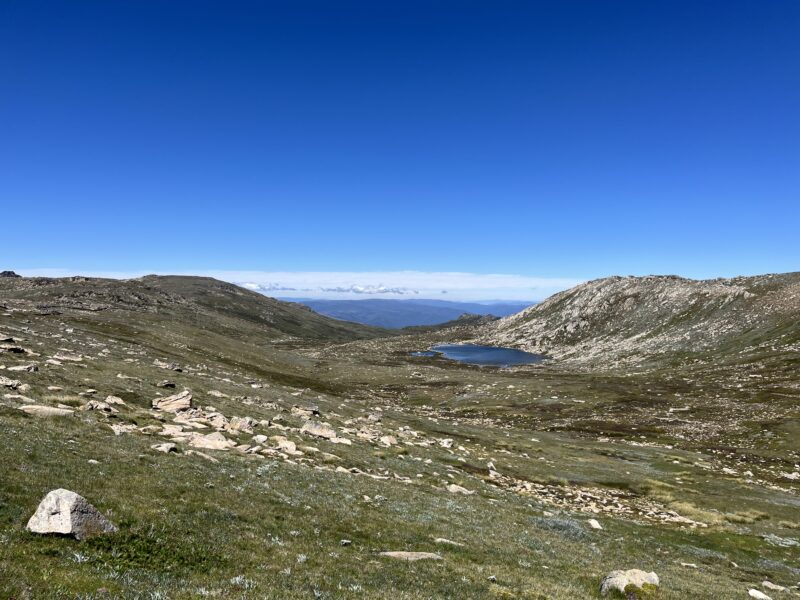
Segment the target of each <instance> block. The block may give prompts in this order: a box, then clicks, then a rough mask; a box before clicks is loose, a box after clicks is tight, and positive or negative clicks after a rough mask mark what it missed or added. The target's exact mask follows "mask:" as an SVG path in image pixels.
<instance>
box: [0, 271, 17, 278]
mask: <svg viewBox="0 0 800 600" xmlns="http://www.w3.org/2000/svg"><path fill="white" fill-rule="evenodd" d="M0 277H3V278H5V277H15V278H16V277H22V275H17V274H16V273H14V271H0Z"/></svg>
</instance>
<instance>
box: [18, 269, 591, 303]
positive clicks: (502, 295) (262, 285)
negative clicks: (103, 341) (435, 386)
mask: <svg viewBox="0 0 800 600" xmlns="http://www.w3.org/2000/svg"><path fill="white" fill-rule="evenodd" d="M19 272H20V274H22V275H27V276H36V275H38V276H44V277H64V276H67V275H77V274H80V275H87V276H95V277H113V278H119V279H128V278H134V277H141V276H142V275H146V274H148V273H153V271H137V272H116V271H115V272H109V271H88V270H80V269H74V270H70V269H28V270H21V271H19ZM160 274H162V275H166V274H171V275H202V276H207V277H215V278H217V279H221V280H223V281H229V282H231V283H236V284H238V285H241V286H243V287H246V288H248V289H251V290H254V291H257V292H260V293H264V294H267V295H270V296H279V297H292V296H293V297H305V298H359V297H364V296H369V297H378V298H408V297H418V298H436V297H441V295H442V294H446V295H447V297H448V299H451V300H476V301H481V300H522V301H536V300H543V299H544V298H546V297H547V296H550V295H551V294H554V293H556V292H559V291H561V290H564V289H567V288H570V287H572V286H574V285H577V284H579V283H581V280H578V279H572V278H545V277H531V276H527V275H514V274H499V273H493V274H483V273H464V272H431V271H364V272H358V271H235V270H206V271H180V272H169V273H167V272H164V271H161V272H160Z"/></svg>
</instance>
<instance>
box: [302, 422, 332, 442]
mask: <svg viewBox="0 0 800 600" xmlns="http://www.w3.org/2000/svg"><path fill="white" fill-rule="evenodd" d="M300 433H307V434H309V435H313V436H316V437H320V438H324V439H326V440H332V439H333V438H335V437H336V430H335V429H334V428H333V427H331V426H330V425H329V424H328V423H320V422H318V421H306V422H305V423H303V426H302V427H301V428H300Z"/></svg>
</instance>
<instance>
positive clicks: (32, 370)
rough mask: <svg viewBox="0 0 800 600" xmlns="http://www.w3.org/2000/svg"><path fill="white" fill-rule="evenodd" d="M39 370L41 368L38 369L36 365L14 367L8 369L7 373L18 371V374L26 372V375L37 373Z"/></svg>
mask: <svg viewBox="0 0 800 600" xmlns="http://www.w3.org/2000/svg"><path fill="white" fill-rule="evenodd" d="M38 370H39V367H37V366H36V365H35V364H30V365H15V366H13V367H8V368H7V369H6V371H16V372H20V373H22V372H24V373H35V372H36V371H38Z"/></svg>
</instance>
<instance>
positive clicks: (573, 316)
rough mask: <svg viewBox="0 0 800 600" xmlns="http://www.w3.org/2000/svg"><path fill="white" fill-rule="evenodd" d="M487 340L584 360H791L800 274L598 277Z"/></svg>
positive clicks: (797, 330) (797, 334)
mask: <svg viewBox="0 0 800 600" xmlns="http://www.w3.org/2000/svg"><path fill="white" fill-rule="evenodd" d="M483 339H484V340H485V341H486V342H488V343H491V344H494V345H504V346H513V347H516V348H521V349H524V350H528V351H531V352H537V353H542V354H547V355H550V356H552V357H555V358H557V359H559V360H562V361H563V360H568V361H571V362H584V363H605V364H614V363H619V362H625V363H632V362H642V361H652V360H662V361H663V360H672V359H679V358H681V357H688V356H690V355H691V357H692V358H694V359H703V357H710V358H711V359H713V360H714V361H717V362H719V361H722V360H724V359H726V358H727V359H736V360H744V359H746V358H747V357H750V358H753V359H755V358H758V357H759V356H772V357H781V356H782V357H784V358H787V359H788V358H791V356H792V355H793V354H794V355H796V352H797V350H798V348H799V347H800V346H798V344H800V273H787V274H782V275H761V276H756V277H737V278H734V279H713V280H707V281H697V280H690V279H684V278H681V277H675V276H650V277H610V278H606V279H598V280H595V281H590V282H587V283H584V284H582V285H579V286H576V287H574V288H572V289H570V290H566V291H564V292H561V293H559V294H555V295H554V296H552V297H550V298H548V299H547V300H546V301H544V302H542V303H541V304H537V305H536V306H532V307H530V308H528V309H526V310H524V311H522V312H521V313H518V314H516V315H513V316H510V317H507V318H505V319H502V320H500V321H498V322H496V323H495V324H493V325H491V326H490V327H489V329H487V331H486V334H485V336H484V338H483Z"/></svg>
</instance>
